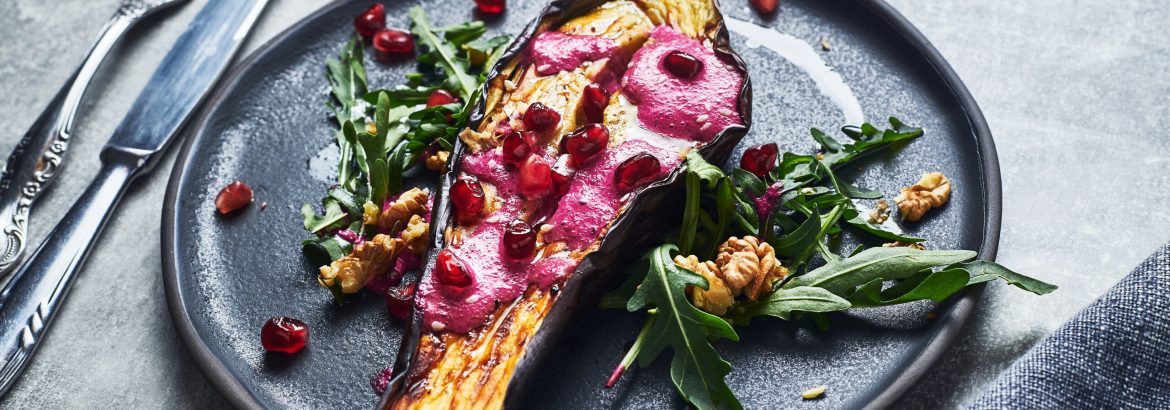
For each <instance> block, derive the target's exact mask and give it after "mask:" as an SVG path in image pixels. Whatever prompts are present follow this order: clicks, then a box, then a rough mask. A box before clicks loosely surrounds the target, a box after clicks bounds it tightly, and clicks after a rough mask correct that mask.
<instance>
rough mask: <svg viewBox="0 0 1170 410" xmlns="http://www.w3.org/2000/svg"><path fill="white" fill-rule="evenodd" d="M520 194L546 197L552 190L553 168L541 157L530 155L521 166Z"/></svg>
mask: <svg viewBox="0 0 1170 410" xmlns="http://www.w3.org/2000/svg"><path fill="white" fill-rule="evenodd" d="M519 185H520V192H522V193H524V194H525V195H534V196H535V195H544V194H547V193H548V192H549V190H550V189H552V167H549V166H548V163H547V162H544V159H542V158H540V156H539V155H535V154H534V155H530V156H528V159H527V160H524V163H523V164H521V165H520V184H519Z"/></svg>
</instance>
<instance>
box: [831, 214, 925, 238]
mask: <svg viewBox="0 0 1170 410" xmlns="http://www.w3.org/2000/svg"><path fill="white" fill-rule="evenodd" d="M841 219H843V220H844V221H845V223H848V224H849V225H851V226H853V227H855V228H857V229H860V230H861V231H862V232H865V233H868V234H870V235H873V236H875V237H878V238H880V239H884V240H887V241H901V242H906V243H918V242H922V241H925V239H923V238H919V237H917V236H910V235H906V234H900V233H896V232H892V231H889V230H886V229H885V228H882V227H881V225H877V224H874V223H872V222H870V221H869V220H868V219H866V218H865V217H862V216H861V212H860V211H858V210H857V208H855V207H850V208H849V209H846V210H845V213H844V214H843V215H842V216H841Z"/></svg>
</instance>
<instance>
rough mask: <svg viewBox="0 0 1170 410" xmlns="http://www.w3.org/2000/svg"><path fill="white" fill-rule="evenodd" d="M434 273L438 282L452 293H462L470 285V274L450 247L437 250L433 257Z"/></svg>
mask: <svg viewBox="0 0 1170 410" xmlns="http://www.w3.org/2000/svg"><path fill="white" fill-rule="evenodd" d="M435 275H436V278H437V279H439V283H440V284H442V285H443V286H444V288H445V289H447V290H448V291H450V292H452V293H462V292H463V291H465V290H467V288H470V287H471V282H472V279H471V275H470V273H469V272H467V270H466V269H465V268H464V267H463V261H461V260H459V257H458V256H455V253H454V252H451V250H450V249H443V250H441V251H439V256H438V257H437V258H435Z"/></svg>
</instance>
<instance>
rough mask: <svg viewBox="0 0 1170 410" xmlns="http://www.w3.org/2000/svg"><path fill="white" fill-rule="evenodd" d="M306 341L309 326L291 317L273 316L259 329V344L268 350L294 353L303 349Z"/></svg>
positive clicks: (307, 339)
mask: <svg viewBox="0 0 1170 410" xmlns="http://www.w3.org/2000/svg"><path fill="white" fill-rule="evenodd" d="M308 341H309V327H308V326H305V322H302V321H299V320H296V319H293V318H289V317H284V316H278V317H274V318H272V319H268V322H266V323H264V327H263V328H261V329H260V344H262V345H264V350H267V351H269V352H279V353H290V354H291V353H296V352H299V351H301V349H304V348H305V343H307V342H308Z"/></svg>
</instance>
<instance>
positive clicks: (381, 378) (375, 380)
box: [370, 367, 394, 396]
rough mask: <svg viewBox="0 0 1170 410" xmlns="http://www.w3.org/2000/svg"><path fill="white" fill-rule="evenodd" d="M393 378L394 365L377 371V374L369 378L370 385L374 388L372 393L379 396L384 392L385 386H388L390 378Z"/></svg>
mask: <svg viewBox="0 0 1170 410" xmlns="http://www.w3.org/2000/svg"><path fill="white" fill-rule="evenodd" d="M393 378H394V367H387V368H385V369H382V370H380V371H378V374H375V375H374V377H372V378H370V387H373V388H374V394H377V395H379V396H381V395H383V394H386V388H388V387H390V379H393Z"/></svg>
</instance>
